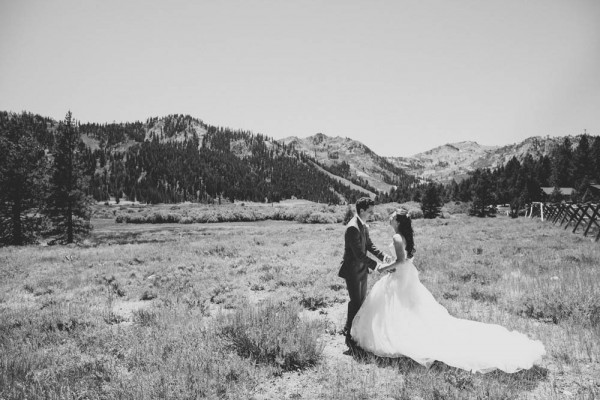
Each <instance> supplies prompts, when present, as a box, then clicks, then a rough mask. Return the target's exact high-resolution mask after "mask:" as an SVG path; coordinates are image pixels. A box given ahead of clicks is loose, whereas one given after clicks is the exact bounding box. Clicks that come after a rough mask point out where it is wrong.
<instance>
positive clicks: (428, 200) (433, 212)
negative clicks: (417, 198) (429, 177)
mask: <svg viewBox="0 0 600 400" xmlns="http://www.w3.org/2000/svg"><path fill="white" fill-rule="evenodd" d="M421 210H422V211H423V218H435V217H437V216H439V215H440V214H441V213H442V199H441V198H440V191H439V190H438V187H437V186H436V184H435V183H429V184H428V185H427V187H426V188H425V191H424V193H423V196H422V197H421Z"/></svg>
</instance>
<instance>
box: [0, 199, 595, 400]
mask: <svg viewBox="0 0 600 400" xmlns="http://www.w3.org/2000/svg"><path fill="white" fill-rule="evenodd" d="M388 207H389V208H390V209H393V208H394V207H395V205H389V206H388ZM315 211H316V212H320V211H319V209H315ZM386 212H387V209H386V208H385V206H383V208H381V210H380V213H381V214H382V215H384V214H385V213H386ZM370 225H371V228H370V232H371V237H372V239H373V241H374V242H375V243H376V244H377V245H378V246H379V247H380V248H382V249H384V250H386V251H391V249H390V248H389V247H387V246H388V244H390V243H391V231H390V230H389V227H388V226H387V223H386V222H384V221H380V222H379V221H375V222H372V223H371V224H370ZM413 225H414V228H415V235H416V236H415V242H416V247H417V253H416V255H415V265H416V266H417V267H418V268H419V270H420V278H421V280H422V282H423V283H424V284H425V285H426V286H427V287H428V288H429V289H430V290H431V292H432V293H433V294H434V296H435V297H436V299H437V300H438V301H440V302H441V303H442V304H443V305H444V306H445V307H447V308H448V310H449V311H450V313H451V314H453V315H455V316H457V317H461V318H469V319H475V320H479V321H483V322H490V323H498V324H502V325H504V326H506V327H508V328H509V329H516V330H519V331H521V332H524V333H526V334H528V335H529V336H530V337H533V338H536V339H540V340H542V341H543V343H544V345H545V346H546V349H547V352H548V355H547V356H546V358H545V359H544V360H543V363H542V364H541V365H540V366H538V367H536V368H534V369H532V370H529V371H522V372H520V373H517V374H503V373H492V374H487V375H472V374H470V373H467V372H464V371H460V370H456V369H452V368H448V367H445V366H443V365H438V364H434V366H433V367H432V368H430V369H426V368H424V367H422V366H420V365H416V364H415V363H413V362H411V361H410V360H407V359H398V360H387V359H381V358H377V357H374V356H372V355H368V354H362V355H357V356H354V357H353V356H351V355H345V354H343V352H344V350H345V347H344V344H343V338H342V336H340V335H337V334H336V332H337V331H339V329H340V328H341V327H342V325H343V322H344V316H345V308H346V302H347V293H346V290H345V286H344V282H343V281H342V280H341V279H340V278H338V277H337V271H338V268H339V262H340V260H341V257H342V252H343V229H344V227H343V226H342V225H341V224H325V225H323V224H298V223H296V222H282V221H272V222H267V223H265V222H261V223H252V222H250V223H246V224H239V223H223V224H211V225H203V224H178V225H177V226H176V227H174V226H171V225H162V226H158V227H157V226H152V225H147V226H135V225H128V226H124V225H123V224H117V225H110V224H104V225H102V228H100V229H97V230H96V232H95V234H94V235H95V236H94V237H92V238H91V239H90V241H89V242H88V243H87V244H86V245H85V246H70V247H41V246H29V247H24V248H15V247H5V248H2V249H0V265H1V268H0V398H1V399H4V398H7V399H13V398H14V399H25V398H109V399H111V398H128V399H145V398H175V399H178V398H255V399H257V400H258V399H261V398H282V397H292V398H294V397H296V398H326V399H341V398H350V399H353V398H354V399H358V398H375V399H379V398H381V399H383V398H397V399H416V398H421V399H444V398H448V399H454V398H456V399H458V398H460V399H462V398H467V399H469V398H473V399H477V398H481V399H486V398H487V399H513V398H538V399H546V398H550V399H561V398H567V397H569V398H594V396H596V397H597V396H599V395H600V381H599V379H598V376H600V367H599V366H600V364H599V361H600V332H599V330H598V308H597V306H598V303H597V299H598V298H600V288H599V286H598V282H599V279H598V278H599V276H598V275H599V274H600V272H599V269H598V265H600V246H598V244H597V243H594V242H592V241H591V240H589V239H584V238H583V237H581V236H578V235H573V234H571V233H569V232H566V231H564V230H561V229H559V228H557V227H555V226H553V225H552V224H550V223H543V222H540V221H537V220H531V219H524V218H519V219H509V218H500V217H499V218H494V219H479V218H469V217H466V216H461V215H460V214H459V215H454V216H452V217H450V218H446V219H438V220H421V219H420V220H416V221H414V224H413ZM378 278H379V277H378V276H377V275H371V276H370V278H369V285H370V286H372V285H373V284H374V283H375V282H376V281H377V279H378Z"/></svg>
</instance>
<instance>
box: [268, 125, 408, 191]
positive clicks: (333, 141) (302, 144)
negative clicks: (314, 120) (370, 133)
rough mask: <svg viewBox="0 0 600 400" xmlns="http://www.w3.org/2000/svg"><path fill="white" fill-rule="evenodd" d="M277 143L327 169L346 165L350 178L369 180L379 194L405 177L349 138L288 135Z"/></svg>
mask: <svg viewBox="0 0 600 400" xmlns="http://www.w3.org/2000/svg"><path fill="white" fill-rule="evenodd" d="M279 142H280V143H285V144H286V145H291V146H293V147H294V149H296V150H298V151H302V152H304V153H306V154H308V155H309V156H311V157H313V158H314V159H315V160H316V161H317V162H318V163H319V164H321V165H324V166H326V167H328V166H332V165H336V164H337V165H339V164H341V163H343V162H345V163H347V164H348V165H349V166H350V174H351V175H352V176H353V177H357V178H362V179H364V180H366V181H368V183H369V185H370V186H372V187H373V188H375V189H377V190H379V191H382V192H387V191H389V190H390V188H392V187H393V186H394V182H393V179H394V177H398V175H402V176H403V175H405V173H404V172H403V171H402V170H400V169H397V168H396V167H395V166H394V165H393V164H391V163H390V162H389V161H388V160H387V159H386V158H385V157H381V156H379V155H377V154H375V153H374V152H373V151H372V150H371V149H369V148H368V147H367V146H366V145H364V144H363V143H361V142H359V141H357V140H352V139H350V138H342V137H339V136H336V137H330V136H327V135H324V134H322V133H317V134H315V135H313V136H309V137H306V138H298V137H296V136H291V137H287V138H285V139H280V140H279Z"/></svg>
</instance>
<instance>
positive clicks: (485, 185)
mask: <svg viewBox="0 0 600 400" xmlns="http://www.w3.org/2000/svg"><path fill="white" fill-rule="evenodd" d="M476 172H477V171H476ZM473 178H474V179H475V185H474V186H473V189H472V190H473V204H472V208H471V213H472V214H473V215H477V216H479V217H485V215H486V207H487V206H488V205H491V204H492V203H495V201H496V198H495V197H496V196H495V193H494V192H493V190H492V189H493V188H492V182H491V173H490V171H489V170H487V169H486V170H483V171H480V172H479V173H476V174H474V175H473Z"/></svg>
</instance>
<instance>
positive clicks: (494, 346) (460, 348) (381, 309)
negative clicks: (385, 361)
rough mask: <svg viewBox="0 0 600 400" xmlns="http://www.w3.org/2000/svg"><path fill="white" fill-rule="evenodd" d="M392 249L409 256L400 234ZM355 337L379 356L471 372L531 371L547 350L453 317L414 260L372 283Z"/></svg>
mask: <svg viewBox="0 0 600 400" xmlns="http://www.w3.org/2000/svg"><path fill="white" fill-rule="evenodd" d="M394 248H395V250H396V255H398V254H399V252H403V253H404V252H405V250H404V245H403V241H402V238H401V236H400V235H394ZM404 254H405V253H404ZM402 258H405V257H402ZM351 334H352V337H353V339H354V340H356V342H357V343H358V345H359V346H360V347H362V348H363V349H365V350H367V351H369V352H371V353H373V354H375V355H378V356H382V357H399V356H406V357H410V358H412V359H413V360H415V361H416V362H418V363H420V364H423V365H425V366H430V365H431V364H432V363H433V362H434V361H436V360H437V361H441V362H443V363H445V364H447V365H450V366H453V367H456V368H462V369H464V370H467V371H471V372H482V373H485V372H490V371H493V370H495V369H500V370H502V371H505V372H511V373H512V372H517V371H519V370H522V369H529V368H531V367H532V366H533V364H534V363H537V362H539V361H540V360H541V358H542V356H543V355H544V354H545V352H546V351H545V349H544V345H543V344H542V343H541V342H540V341H537V340H531V339H529V338H528V337H527V336H526V335H524V334H522V333H519V332H517V331H509V330H508V329H506V328H504V327H502V326H500V325H495V324H485V323H482V322H476V321H469V320H465V319H459V318H455V317H453V316H451V315H449V314H448V311H447V310H446V309H445V308H444V307H443V306H442V305H441V304H439V303H438V302H437V301H436V300H435V298H434V297H433V295H432V294H431V293H430V292H429V290H427V288H426V287H425V286H423V284H421V282H420V281H419V274H418V271H417V269H416V268H415V266H414V265H413V263H412V260H410V259H408V260H405V261H403V262H401V263H400V264H399V265H398V266H397V267H396V271H395V272H393V273H389V274H385V276H383V277H382V278H381V279H380V280H379V281H377V282H376V283H375V285H373V288H372V289H371V292H370V293H369V295H368V296H367V298H366V300H365V302H364V303H363V305H362V306H361V308H360V310H359V312H358V314H357V315H356V317H355V318H354V321H353V323H352V330H351Z"/></svg>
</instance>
